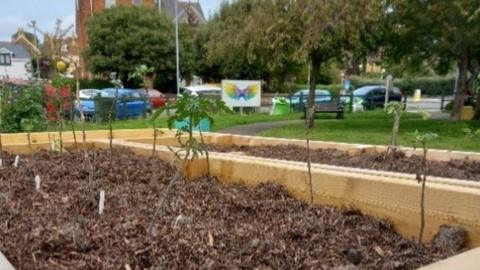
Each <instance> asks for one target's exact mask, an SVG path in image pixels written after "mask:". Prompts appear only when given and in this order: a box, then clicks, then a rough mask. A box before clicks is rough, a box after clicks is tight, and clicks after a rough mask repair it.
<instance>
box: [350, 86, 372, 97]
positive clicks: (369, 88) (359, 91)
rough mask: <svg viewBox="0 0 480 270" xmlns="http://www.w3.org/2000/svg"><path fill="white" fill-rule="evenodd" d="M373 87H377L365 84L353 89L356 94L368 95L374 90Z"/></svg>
mask: <svg viewBox="0 0 480 270" xmlns="http://www.w3.org/2000/svg"><path fill="white" fill-rule="evenodd" d="M373 89H375V87H372V86H364V87H360V88H358V89H356V90H354V91H353V94H354V95H359V96H360V95H367V94H368V93H370V91H372V90H373Z"/></svg>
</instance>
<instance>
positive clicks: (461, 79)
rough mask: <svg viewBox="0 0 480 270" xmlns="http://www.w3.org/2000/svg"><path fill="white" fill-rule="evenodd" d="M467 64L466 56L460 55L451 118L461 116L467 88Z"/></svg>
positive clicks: (456, 118) (457, 118) (459, 117)
mask: <svg viewBox="0 0 480 270" xmlns="http://www.w3.org/2000/svg"><path fill="white" fill-rule="evenodd" d="M467 64H468V61H467V59H466V57H461V58H460V59H459V61H458V63H457V65H458V82H457V86H456V89H457V91H456V92H455V100H454V103H453V110H452V115H451V118H452V120H456V121H458V120H460V119H461V118H462V110H463V104H464V102H465V100H464V97H465V92H466V90H467V71H468V70H467Z"/></svg>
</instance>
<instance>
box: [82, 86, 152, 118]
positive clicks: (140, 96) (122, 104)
mask: <svg viewBox="0 0 480 270" xmlns="http://www.w3.org/2000/svg"><path fill="white" fill-rule="evenodd" d="M97 96H100V97H104V98H105V97H106V98H116V100H117V102H116V103H117V104H116V107H117V108H116V109H117V115H116V118H117V119H127V118H135V117H140V116H144V115H145V114H147V113H150V112H151V110H152V106H151V104H150V99H149V98H148V96H146V95H145V93H144V92H142V91H139V90H135V89H127V88H119V89H115V88H107V89H103V90H101V91H99V92H98V93H97V95H91V96H90V97H84V98H82V97H80V104H76V113H77V114H79V106H82V109H83V113H84V115H85V118H87V119H95V97H97Z"/></svg>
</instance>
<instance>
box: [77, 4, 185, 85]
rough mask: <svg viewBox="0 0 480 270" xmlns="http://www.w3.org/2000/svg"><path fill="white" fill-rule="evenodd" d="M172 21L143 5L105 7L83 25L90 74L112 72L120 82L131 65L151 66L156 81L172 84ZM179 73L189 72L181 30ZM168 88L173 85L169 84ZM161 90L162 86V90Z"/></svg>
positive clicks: (125, 77)
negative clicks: (84, 27)
mask: <svg viewBox="0 0 480 270" xmlns="http://www.w3.org/2000/svg"><path fill="white" fill-rule="evenodd" d="M173 29H174V28H173V23H172V20H171V18H170V17H168V16H167V15H166V14H163V13H162V14H160V13H158V12H157V11H155V10H153V9H149V8H145V7H123V6H118V7H115V8H109V9H105V10H103V11H102V12H100V13H98V14H96V15H95V16H94V17H92V19H91V20H90V21H89V22H88V24H87V35H88V39H89V44H88V46H87V48H86V52H85V59H86V62H87V64H88V67H89V69H90V71H91V72H92V73H94V74H106V73H109V72H116V73H117V74H118V76H119V78H120V80H122V82H123V84H124V85H126V86H129V85H130V84H131V83H132V82H130V81H129V80H128V78H129V75H130V74H133V73H134V71H135V67H137V66H139V65H142V64H144V65H147V66H149V67H153V69H154V74H155V75H156V77H157V79H156V81H157V82H159V84H160V85H162V86H164V87H167V86H168V85H170V84H172V82H173V87H174V83H175V73H176V71H175V70H176V64H175V36H174V31H173ZM180 34H181V35H182V36H181V38H180V40H181V42H182V43H181V48H180V49H181V51H180V54H181V60H182V61H184V62H183V64H182V65H181V66H182V67H185V69H182V70H181V71H182V75H183V77H184V78H185V76H186V75H190V74H191V70H189V69H186V68H187V67H189V66H190V65H189V64H188V61H190V60H189V59H190V58H191V53H186V52H185V51H186V50H187V49H189V48H191V44H188V42H189V41H190V40H191V38H188V34H189V33H188V32H187V31H186V30H184V29H181V31H180ZM170 87H171V88H173V87H172V86H171V85H170ZM162 90H163V89H162Z"/></svg>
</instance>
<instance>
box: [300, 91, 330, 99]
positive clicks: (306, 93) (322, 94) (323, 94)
mask: <svg viewBox="0 0 480 270" xmlns="http://www.w3.org/2000/svg"><path fill="white" fill-rule="evenodd" d="M308 92H309V90H308V89H304V90H300V91H298V92H297V93H295V94H294V95H293V96H292V97H293V98H298V97H299V96H300V95H302V96H304V97H307V96H308ZM315 96H330V91H328V90H318V89H317V90H315Z"/></svg>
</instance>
